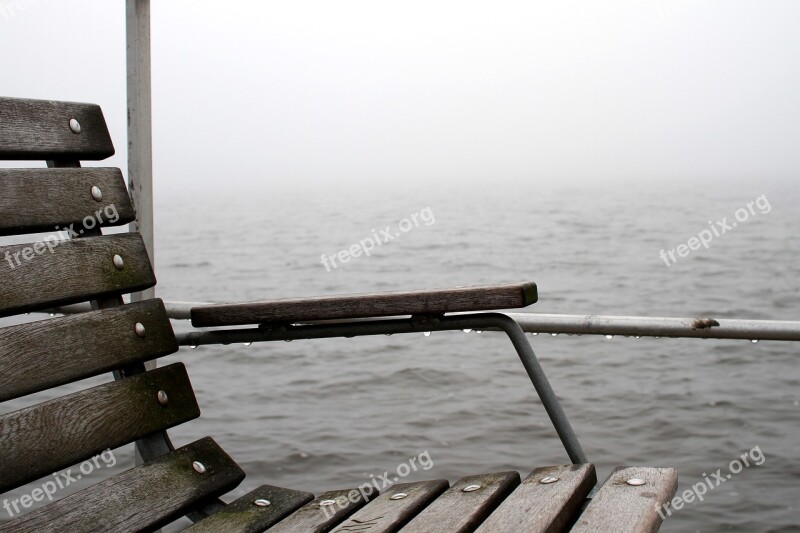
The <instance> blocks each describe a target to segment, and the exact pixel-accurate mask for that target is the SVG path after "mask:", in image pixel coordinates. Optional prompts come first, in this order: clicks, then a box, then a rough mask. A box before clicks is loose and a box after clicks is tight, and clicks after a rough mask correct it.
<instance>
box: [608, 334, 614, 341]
mask: <svg viewBox="0 0 800 533" xmlns="http://www.w3.org/2000/svg"><path fill="white" fill-rule="evenodd" d="M613 338H614V335H606V339H609V340H611V339H613Z"/></svg>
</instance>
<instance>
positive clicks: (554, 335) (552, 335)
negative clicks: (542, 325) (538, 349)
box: [550, 333, 558, 337]
mask: <svg viewBox="0 0 800 533" xmlns="http://www.w3.org/2000/svg"><path fill="white" fill-rule="evenodd" d="M550 336H551V337H558V333H551V334H550Z"/></svg>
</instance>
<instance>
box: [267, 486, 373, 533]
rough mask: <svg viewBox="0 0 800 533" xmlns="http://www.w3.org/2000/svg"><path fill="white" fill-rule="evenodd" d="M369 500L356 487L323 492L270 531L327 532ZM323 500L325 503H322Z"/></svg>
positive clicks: (272, 532)
mask: <svg viewBox="0 0 800 533" xmlns="http://www.w3.org/2000/svg"><path fill="white" fill-rule="evenodd" d="M367 501H368V500H367V499H366V498H365V497H364V495H363V494H362V493H361V492H359V491H358V490H356V489H349V490H348V489H345V490H331V491H328V492H323V493H322V494H320V495H319V497H317V498H316V499H315V500H313V501H311V502H309V503H307V504H306V505H304V506H303V507H301V508H300V509H299V510H298V511H296V512H295V513H293V514H292V515H291V516H290V517H289V518H286V519H285V520H282V521H281V522H279V523H278V524H277V525H275V526H273V527H272V528H270V530H269V533H295V532H296V531H303V532H304V533H326V532H328V531H330V530H331V529H333V528H334V527H336V526H337V525H338V524H339V523H341V522H342V521H343V520H345V519H346V518H347V517H348V516H350V515H352V514H353V513H355V512H356V511H358V510H359V509H361V508H362V507H364V506H365V505H366V504H367ZM323 502H325V505H322V503H323ZM331 502H334V503H331Z"/></svg>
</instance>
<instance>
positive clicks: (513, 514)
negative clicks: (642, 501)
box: [476, 464, 613, 533]
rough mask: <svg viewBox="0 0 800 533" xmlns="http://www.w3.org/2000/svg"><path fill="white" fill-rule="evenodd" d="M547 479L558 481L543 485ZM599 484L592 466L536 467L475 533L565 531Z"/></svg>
mask: <svg viewBox="0 0 800 533" xmlns="http://www.w3.org/2000/svg"><path fill="white" fill-rule="evenodd" d="M548 477H549V478H558V481H556V482H555V483H547V484H546V483H542V480H543V479H545V478H548ZM596 483H597V475H596V474H595V470H594V465H591V464H583V465H566V466H548V467H545V468H537V469H536V470H534V471H533V472H532V473H531V475H530V476H528V477H527V478H526V479H525V480H524V481H523V482H522V484H521V485H520V486H519V487H517V489H516V490H515V491H514V492H512V493H511V495H510V496H509V497H508V498H506V499H505V501H504V502H503V503H501V504H500V507H498V508H497V510H496V511H495V512H493V513H492V514H491V515H490V516H489V518H487V519H486V521H485V522H484V523H483V524H482V525H481V526H480V527H479V528H478V529H477V530H476V531H477V532H480V533H490V532H491V533H500V532H503V533H505V532H508V531H526V532H531V533H534V532H537V531H542V532H544V531H547V532H554V531H564V530H565V529H566V528H567V527H569V525H570V524H571V523H572V521H573V520H574V519H575V515H576V514H577V512H578V510H579V509H580V507H581V505H582V504H583V502H584V500H585V498H586V496H587V495H588V494H589V491H591V490H592V487H594V485H595V484H596ZM609 531H613V530H609Z"/></svg>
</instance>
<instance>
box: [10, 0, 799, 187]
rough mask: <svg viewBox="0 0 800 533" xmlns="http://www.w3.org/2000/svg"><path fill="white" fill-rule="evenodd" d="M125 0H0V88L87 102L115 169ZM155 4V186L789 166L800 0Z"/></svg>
mask: <svg viewBox="0 0 800 533" xmlns="http://www.w3.org/2000/svg"><path fill="white" fill-rule="evenodd" d="M124 4H125V2H124V1H123V0H68V1H67V0H24V1H23V0H0V49H1V50H2V55H1V56H0V57H1V58H2V59H0V65H1V68H0V72H1V74H0V76H2V91H0V92H1V93H2V94H3V95H5V96H19V97H30V98H48V99H60V100H79V101H90V102H95V103H99V104H101V105H102V106H103V108H104V110H105V113H106V116H107V119H108V121H109V124H110V127H111V128H112V135H113V138H114V141H115V144H116V146H117V149H118V152H119V153H120V155H121V157H120V156H118V157H117V159H116V160H115V161H114V164H115V165H119V166H124V165H125V160H124V152H125V147H126V131H125V127H126V126H125V113H126V100H125V21H124V18H125V9H124ZM152 4H153V5H152V16H153V21H152V29H153V98H154V132H155V168H156V179H158V180H161V181H160V183H161V184H162V186H167V185H169V186H173V185H175V186H178V187H180V186H184V185H186V184H187V183H188V182H192V181H195V182H196V181H198V180H199V181H202V182H205V183H209V184H214V183H217V184H218V183H219V182H220V180H224V181H225V182H226V183H234V182H237V181H240V182H242V183H243V182H245V181H258V182H260V183H267V184H277V183H290V184H299V183H315V182H318V181H331V180H369V181H370V182H396V181H397V180H409V181H416V180H442V181H454V180H455V181H464V180H477V179H481V180H486V179H490V180H502V179H514V180H530V181H542V180H544V181H547V180H554V179H556V180H559V181H568V180H579V181H586V180H595V181H596V180H612V179H616V178H622V179H636V180H666V179H703V178H710V179H714V180H724V179H728V178H732V177H743V178H748V179H761V178H766V177H770V178H782V179H790V178H795V177H797V175H798V172H799V171H800V155H799V154H800V149H798V147H797V146H798V139H800V135H799V134H800V33H798V27H800V26H798V24H799V23H800V2H797V0H784V1H778V0H758V1H755V0H752V1H743V0H716V1H711V0H708V1H703V0H651V1H643V0H631V1H620V0H616V1H603V2H593V1H588V0H587V1H584V2H570V1H555V0H550V1H547V2H541V1H540V2H535V1H519V2H512V1H497V0H495V1H492V2H489V1H483V2H470V1H464V0H460V1H457V2H456V1H452V2H435V1H430V0H429V1H425V2H420V1H405V2H392V3H389V2H380V1H376V0H372V1H364V2H351V1H337V2H332V1H330V0H327V1H319V2H310V1H292V2H268V1H255V0H251V1H234V0H227V1H225V2H220V1H214V2H211V1H205V0H153V2H152Z"/></svg>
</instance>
